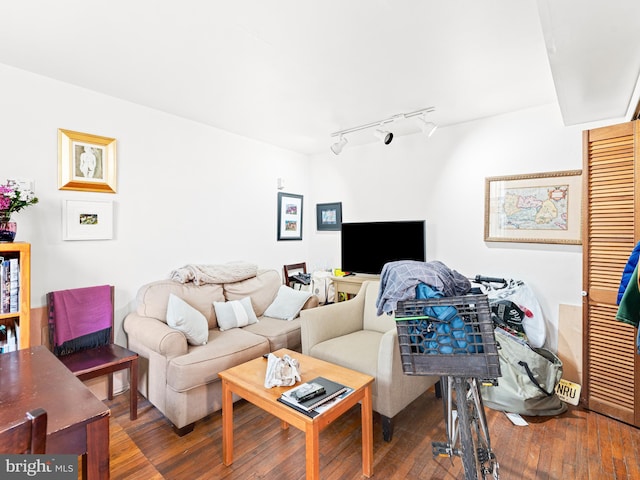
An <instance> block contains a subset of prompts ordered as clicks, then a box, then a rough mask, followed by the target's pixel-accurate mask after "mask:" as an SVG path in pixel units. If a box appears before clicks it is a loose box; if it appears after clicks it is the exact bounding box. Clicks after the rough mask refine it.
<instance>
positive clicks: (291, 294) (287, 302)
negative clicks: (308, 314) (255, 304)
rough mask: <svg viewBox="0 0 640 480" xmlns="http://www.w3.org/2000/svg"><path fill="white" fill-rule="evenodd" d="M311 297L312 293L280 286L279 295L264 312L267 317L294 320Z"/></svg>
mask: <svg viewBox="0 0 640 480" xmlns="http://www.w3.org/2000/svg"><path fill="white" fill-rule="evenodd" d="M310 296H311V292H307V291H304V290H294V289H293V288H291V287H287V286H286V285H282V286H280V289H279V290H278V295H277V296H276V299H275V300H274V301H273V303H272V304H271V305H269V306H268V307H267V309H266V310H265V312H264V316H265V317H272V318H279V319H281V320H293V319H294V318H296V317H297V316H298V315H299V314H300V310H302V307H303V306H304V304H305V302H306V301H307V300H308V299H309V297H310Z"/></svg>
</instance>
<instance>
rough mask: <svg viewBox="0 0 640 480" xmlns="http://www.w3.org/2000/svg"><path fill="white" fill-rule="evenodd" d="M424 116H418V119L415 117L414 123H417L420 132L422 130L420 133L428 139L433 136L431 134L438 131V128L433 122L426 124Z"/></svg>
mask: <svg viewBox="0 0 640 480" xmlns="http://www.w3.org/2000/svg"><path fill="white" fill-rule="evenodd" d="M425 116H426V115H424V114H423V115H420V116H419V117H416V122H417V123H418V126H419V127H420V130H422V133H424V134H425V135H426V136H427V138H428V137H430V136H431V135H433V132H435V131H436V130H437V129H438V126H437V125H436V124H435V123H433V122H427V119H426V118H425Z"/></svg>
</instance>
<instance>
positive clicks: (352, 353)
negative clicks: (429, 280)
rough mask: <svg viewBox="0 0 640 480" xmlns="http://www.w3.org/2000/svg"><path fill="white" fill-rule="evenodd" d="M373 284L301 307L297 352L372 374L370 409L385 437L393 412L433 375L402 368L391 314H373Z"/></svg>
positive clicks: (375, 284)
mask: <svg viewBox="0 0 640 480" xmlns="http://www.w3.org/2000/svg"><path fill="white" fill-rule="evenodd" d="M379 286H380V282H377V281H375V282H374V281H367V282H363V284H362V287H361V288H360V291H359V292H358V294H357V295H356V296H355V297H354V298H353V299H351V300H348V301H346V302H339V303H334V304H332V305H326V306H323V307H320V308H315V309H313V310H305V311H303V312H301V313H300V318H301V320H302V353H304V354H306V355H310V356H312V357H315V358H320V359H322V360H326V361H328V362H332V363H335V364H338V365H342V366H344V367H347V368H351V369H353V370H357V371H359V372H362V373H366V374H369V375H371V376H373V377H374V378H375V381H374V383H373V410H374V411H376V412H378V413H379V414H380V415H381V417H382V434H383V438H384V440H385V441H391V438H392V436H393V417H394V416H395V415H396V414H398V413H399V412H400V411H401V410H402V409H404V408H405V407H406V406H407V405H409V404H410V403H411V402H412V401H414V400H415V399H416V398H418V396H419V395H421V394H422V393H424V392H425V391H426V390H427V389H428V388H430V387H431V386H432V385H434V384H435V383H437V382H438V381H439V377H432V376H409V375H405V374H404V373H403V371H402V363H401V361H400V349H399V347H398V335H397V329H396V325H395V320H394V317H393V316H390V315H386V314H384V315H382V316H378V315H377V309H376V298H377V296H378V290H379Z"/></svg>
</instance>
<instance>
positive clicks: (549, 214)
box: [484, 170, 582, 245]
mask: <svg viewBox="0 0 640 480" xmlns="http://www.w3.org/2000/svg"><path fill="white" fill-rule="evenodd" d="M581 176H582V170H567V171H561V172H545V173H531V174H526V175H511V176H504V177H488V178H486V179H485V218H484V240H485V242H522V243H564V244H576V245H579V244H581V243H582V241H581V221H582V218H581V204H582V179H581Z"/></svg>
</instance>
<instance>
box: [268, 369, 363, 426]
mask: <svg viewBox="0 0 640 480" xmlns="http://www.w3.org/2000/svg"><path fill="white" fill-rule="evenodd" d="M352 391H353V389H351V388H349V387H347V386H345V385H342V384H341V383H337V382H334V381H332V380H329V379H327V378H325V377H316V378H314V379H313V380H310V381H309V382H305V383H302V384H300V385H298V386H297V387H294V388H292V389H290V390H287V391H286V392H284V393H283V394H282V395H281V396H280V397H279V398H278V401H279V402H282V403H285V404H287V405H289V406H291V407H293V408H295V409H296V410H299V411H301V412H302V413H305V414H307V415H309V416H312V417H315V416H316V415H317V414H318V413H320V412H319V411H318V410H319V409H320V407H322V406H324V405H325V404H327V403H328V402H331V403H332V404H333V403H335V402H332V400H334V399H338V400H339V399H340V398H344V397H345V396H346V395H343V394H348V393H351V392H352ZM341 396H342V397H341ZM298 398H301V400H298ZM324 410H326V408H325V409H323V410H322V411H324Z"/></svg>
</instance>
